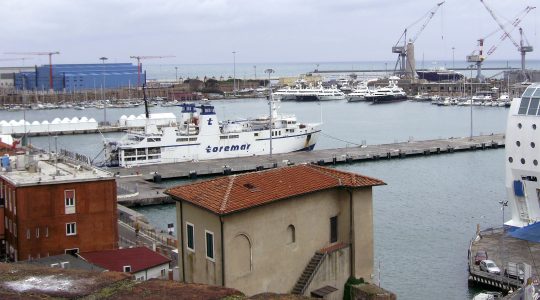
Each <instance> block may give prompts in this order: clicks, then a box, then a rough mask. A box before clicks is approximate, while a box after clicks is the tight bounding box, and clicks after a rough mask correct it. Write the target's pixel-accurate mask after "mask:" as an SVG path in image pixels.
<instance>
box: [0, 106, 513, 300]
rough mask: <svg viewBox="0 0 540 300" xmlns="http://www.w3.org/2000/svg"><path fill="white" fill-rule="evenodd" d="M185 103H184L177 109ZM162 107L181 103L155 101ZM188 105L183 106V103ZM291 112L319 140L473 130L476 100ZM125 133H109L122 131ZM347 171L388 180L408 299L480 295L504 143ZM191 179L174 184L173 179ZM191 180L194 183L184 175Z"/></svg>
mask: <svg viewBox="0 0 540 300" xmlns="http://www.w3.org/2000/svg"><path fill="white" fill-rule="evenodd" d="M213 104H214V105H215V106H216V111H217V114H218V117H219V118H220V119H227V118H234V117H248V116H258V115H261V114H265V113H267V111H268V105H267V104H266V101H265V100H263V99H245V100H226V101H213ZM174 109H177V108H174ZM151 110H152V111H153V112H162V111H171V108H160V107H155V108H152V109H151ZM176 112H177V113H178V112H179V109H178V110H177V111H176ZM281 112H282V113H295V114H296V115H297V117H298V119H299V120H301V121H309V122H320V120H321V116H322V121H323V125H322V130H323V134H322V135H321V137H320V140H319V142H318V144H317V147H316V148H319V149H322V148H333V147H347V146H352V145H355V144H361V143H362V142H364V141H365V143H367V144H378V143H392V142H395V141H406V140H410V139H413V140H420V139H432V138H440V137H452V136H453V137H462V136H468V135H469V132H470V108H469V107H438V106H434V105H430V104H428V103H416V102H401V103H393V104H386V105H370V104H367V103H347V102H345V101H329V102H323V103H297V102H284V103H282V109H281ZM141 113H143V108H130V109H108V110H107V118H108V120H118V119H119V118H120V116H121V115H130V114H141ZM507 113H508V110H507V109H505V108H499V107H473V124H474V125H473V126H474V127H473V132H474V134H475V135H477V134H481V133H484V134H487V133H492V132H493V133H500V132H504V130H505V127H506V116H507ZM74 116H77V117H82V116H86V117H94V118H96V119H97V120H102V119H103V118H104V111H103V110H97V109H86V110H84V111H76V110H70V109H65V110H50V111H28V112H26V114H25V116H24V117H26V119H27V120H29V121H34V120H40V121H42V120H49V121H51V120H52V119H53V118H55V117H60V118H63V117H74ZM22 118H23V112H6V111H0V120H1V119H3V120H11V119H17V120H18V119H22ZM120 135H121V134H119V133H115V134H108V135H107V136H109V137H111V136H112V137H115V136H116V137H118V136H120ZM101 139H102V136H101V135H99V134H89V135H78V136H60V137H58V138H57V140H56V144H57V145H58V148H67V149H70V150H73V151H77V152H80V153H84V154H87V155H89V156H91V157H94V156H96V155H98V153H99V152H100V150H101V148H102V146H101V145H102V144H101ZM31 142H32V143H33V144H35V145H37V146H39V147H42V148H49V147H51V149H54V147H55V139H54V138H50V137H36V138H32V139H31ZM338 168H339V169H342V170H346V171H352V172H356V173H360V174H365V175H369V176H374V177H377V178H380V179H382V180H384V181H385V182H386V183H388V185H387V186H381V187H376V188H375V189H374V220H375V255H376V264H377V265H378V264H379V262H380V265H381V270H380V274H381V284H382V286H383V287H385V288H388V289H389V290H391V291H394V292H396V293H397V295H398V297H399V298H400V299H432V298H443V299H470V298H471V295H472V293H474V292H475V291H474V290H470V289H469V288H468V287H467V270H466V264H467V248H468V242H469V240H470V238H471V237H472V236H473V234H474V232H475V229H476V224H477V223H479V224H480V225H481V226H482V227H489V226H495V225H498V224H500V222H501V211H500V209H499V207H498V206H499V204H498V201H499V200H501V199H504V197H505V190H504V150H502V149H499V150H488V151H477V152H467V153H454V154H448V155H440V156H430V157H418V158H408V159H404V160H391V161H377V162H367V163H360V164H352V165H342V166H338ZM180 182H182V181H172V182H168V184H169V185H174V184H179V183H180ZM183 182H185V181H183ZM140 211H141V212H142V213H144V214H145V215H147V216H148V218H149V219H150V221H151V222H152V223H153V224H155V225H156V226H158V227H160V228H166V224H167V223H175V215H174V214H175V211H174V206H173V205H162V206H151V207H145V208H141V209H140Z"/></svg>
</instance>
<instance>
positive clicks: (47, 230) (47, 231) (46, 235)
mask: <svg viewBox="0 0 540 300" xmlns="http://www.w3.org/2000/svg"><path fill="white" fill-rule="evenodd" d="M45 237H49V226H45ZM47 256H48V255H47Z"/></svg>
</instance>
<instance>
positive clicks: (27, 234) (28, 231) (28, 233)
mask: <svg viewBox="0 0 540 300" xmlns="http://www.w3.org/2000/svg"><path fill="white" fill-rule="evenodd" d="M26 239H27V240H29V239H30V229H26Z"/></svg>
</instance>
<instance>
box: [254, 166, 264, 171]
mask: <svg viewBox="0 0 540 300" xmlns="http://www.w3.org/2000/svg"><path fill="white" fill-rule="evenodd" d="M263 169H264V168H263V166H257V167H256V168H255V170H257V171H262V170H263Z"/></svg>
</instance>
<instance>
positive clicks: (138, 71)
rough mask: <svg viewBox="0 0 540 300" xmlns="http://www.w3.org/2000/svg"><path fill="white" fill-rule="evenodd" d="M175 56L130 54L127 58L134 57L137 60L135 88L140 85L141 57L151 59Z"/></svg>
mask: <svg viewBox="0 0 540 300" xmlns="http://www.w3.org/2000/svg"><path fill="white" fill-rule="evenodd" d="M167 57H175V56H174V55H164V56H130V57H129V58H134V59H136V60H137V88H139V87H140V86H141V59H152V58H167Z"/></svg>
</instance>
